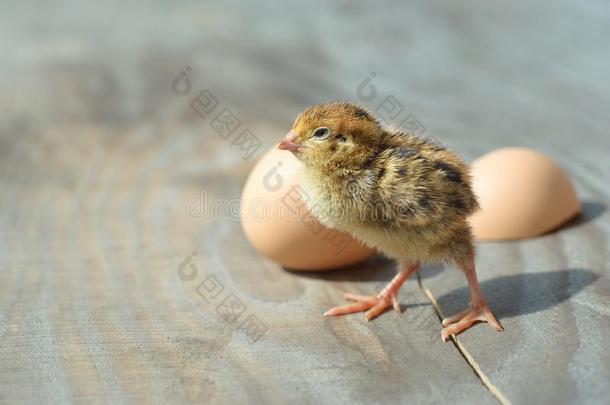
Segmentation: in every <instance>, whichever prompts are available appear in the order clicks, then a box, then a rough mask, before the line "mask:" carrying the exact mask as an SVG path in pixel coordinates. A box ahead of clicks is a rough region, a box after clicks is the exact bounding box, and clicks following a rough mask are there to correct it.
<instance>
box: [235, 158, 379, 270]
mask: <svg viewBox="0 0 610 405" xmlns="http://www.w3.org/2000/svg"><path fill="white" fill-rule="evenodd" d="M300 169H301V163H300V162H299V161H298V160H297V159H296V158H295V157H294V156H293V155H292V154H291V153H289V152H286V151H281V150H277V149H275V148H274V149H272V150H270V151H269V152H268V153H266V154H265V155H264V156H263V157H262V158H261V159H260V160H259V161H258V162H257V164H256V165H255V167H254V168H253V170H252V172H251V173H250V175H249V177H248V179H247V180H246V184H245V186H244V189H243V192H242V197H241V206H240V208H241V223H242V227H243V229H244V232H245V234H246V237H247V238H248V240H249V241H250V243H251V244H252V245H253V246H254V248H255V249H256V250H257V251H258V252H259V253H261V254H262V255H263V256H265V257H267V258H269V259H271V260H273V261H275V262H277V263H279V264H281V265H282V266H284V267H286V268H289V269H293V270H325V269H333V268H337V267H343V266H347V265H350V264H354V263H357V262H360V261H362V260H364V259H366V258H367V257H369V256H371V255H372V254H374V250H373V249H371V248H368V247H366V246H364V245H363V244H361V243H360V242H359V241H357V240H355V239H353V238H352V237H351V236H350V235H348V234H346V233H343V232H339V231H337V230H331V229H328V228H326V227H324V226H323V225H321V224H320V223H319V222H318V221H317V220H316V219H315V218H314V217H313V216H312V215H311V213H310V211H309V208H308V207H307V204H306V202H305V201H304V200H305V199H307V196H306V195H304V194H303V193H302V191H301V190H300V188H299V172H300Z"/></svg>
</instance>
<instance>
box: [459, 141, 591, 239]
mask: <svg viewBox="0 0 610 405" xmlns="http://www.w3.org/2000/svg"><path fill="white" fill-rule="evenodd" d="M472 175H473V187H474V192H475V194H476V195H477V196H478V198H479V202H480V204H481V210H479V211H478V212H476V213H475V214H474V215H473V216H472V217H471V221H470V222H471V224H472V227H473V231H474V235H475V238H476V239H479V240H502V239H523V238H530V237H534V236H538V235H542V234H544V233H546V232H549V231H552V230H553V229H556V228H557V227H559V226H560V225H562V224H563V223H565V222H566V221H568V220H569V219H571V218H572V217H574V216H575V215H577V214H578V213H579V212H580V208H581V205H580V201H579V200H578V197H577V196H576V193H575V192H574V189H573V187H572V184H571V183H570V179H569V178H568V176H567V175H566V173H565V172H564V171H563V170H562V169H561V168H560V167H559V166H557V165H556V164H555V163H554V162H553V161H552V160H551V159H550V158H548V157H547V156H545V155H543V154H542V153H540V152H537V151H534V150H531V149H526V148H503V149H498V150H495V151H492V152H490V153H488V154H486V155H483V156H481V157H480V158H478V159H476V160H475V161H474V162H473V163H472Z"/></svg>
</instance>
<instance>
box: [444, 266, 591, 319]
mask: <svg viewBox="0 0 610 405" xmlns="http://www.w3.org/2000/svg"><path fill="white" fill-rule="evenodd" d="M598 278H599V276H598V275H597V274H595V273H593V272H592V271H590V270H585V269H567V270H557V271H549V272H543V273H526V274H516V275H511V276H502V277H496V278H494V279H491V280H487V281H483V282H482V283H481V289H482V290H483V294H484V295H485V297H486V298H487V302H488V304H489V306H490V308H491V310H492V311H493V312H494V314H495V315H496V316H497V317H498V318H500V319H501V318H511V317H515V316H518V315H525V314H529V313H533V312H538V311H542V310H545V309H547V308H550V307H553V306H555V305H557V304H559V303H561V302H563V301H566V300H567V299H569V298H570V297H571V296H573V295H574V294H576V293H578V292H579V291H581V290H582V289H584V288H585V287H587V286H589V285H590V284H593V283H594V282H595V280H597V279H598ZM437 300H438V302H439V304H440V305H441V308H443V310H444V311H446V312H447V313H453V312H455V311H457V310H460V309H463V308H464V307H465V306H466V303H467V302H468V301H469V291H468V288H467V287H463V288H460V289H458V290H454V291H452V292H450V293H447V294H445V295H443V296H440V297H437Z"/></svg>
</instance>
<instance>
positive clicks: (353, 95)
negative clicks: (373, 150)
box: [0, 1, 610, 404]
mask: <svg viewBox="0 0 610 405" xmlns="http://www.w3.org/2000/svg"><path fill="white" fill-rule="evenodd" d="M322 5H325V6H326V7H327V10H324V11H323V10H321V8H320V7H317V6H322ZM1 8H2V12H0V44H1V45H2V46H1V48H0V49H2V52H1V56H0V58H1V59H0V62H1V63H2V66H3V74H2V75H0V90H1V91H0V403H3V404H4V403H6V404H16V403H71V402H77V403H126V402H135V403H160V404H161V403H163V404H165V403H185V402H186V403H243V402H252V403H261V402H264V403H267V402H268V403H286V402H299V403H300V402H303V403H337V402H352V403H371V402H378V403H439V402H449V401H454V402H456V403H473V402H474V403H494V402H495V403H497V401H498V400H499V401H502V402H506V403H508V402H513V403H534V402H535V403H538V402H543V403H545V402H560V403H566V402H568V403H579V404H583V403H607V398H608V395H609V394H610V384H608V383H609V381H610V345H609V344H608V336H609V335H610V278H609V270H610V265H609V263H610V262H609V257H610V256H609V249H608V248H609V242H608V241H609V237H610V214H609V213H608V201H609V199H610V198H609V196H610V191H609V188H608V185H609V184H610V182H609V181H610V159H609V152H610V135H609V133H608V127H609V124H610V114H609V110H608V105H609V103H610V80H608V72H610V54H609V50H610V49H609V48H608V41H607V39H608V38H609V37H610V25H609V24H608V23H607V21H608V17H609V16H610V8H609V7H607V6H605V5H602V4H601V3H594V2H591V3H588V4H582V2H576V1H572V2H562V4H558V3H557V2H550V1H547V2H536V3H535V4H530V3H529V2H516V3H514V2H513V3H511V4H510V5H509V4H502V5H501V4H483V3H480V2H474V1H466V2H459V3H458V2H436V3H433V4H431V3H430V2H420V3H418V4H416V5H412V6H409V7H408V8H407V7H406V6H403V5H401V4H400V3H398V2H396V3H393V4H388V5H384V6H381V5H377V4H372V3H370V4H369V3H368V2H337V3H333V4H331V5H327V3H326V2H314V3H312V2H307V3H304V4H301V5H290V6H289V5H284V6H280V5H274V6H269V7H266V6H262V5H261V6H257V7H254V6H253V5H249V4H245V3H244V4H235V5H231V4H226V5H224V6H222V7H221V6H213V5H198V4H192V5H188V6H185V7H178V6H175V5H172V6H169V5H166V4H161V3H160V2H159V4H155V5H146V6H145V5H143V4H132V3H124V2H120V3H117V4H114V5H95V6H85V5H82V4H80V3H76V4H71V3H67V2H66V3H65V4H64V3H62V4H55V3H53V4H44V5H36V6H26V5H3V6H1ZM187 67H189V68H190V71H189V72H188V78H189V80H190V87H189V86H186V87H185V86H184V82H182V81H180V82H179V83H174V85H172V83H173V80H174V79H175V78H176V76H177V75H179V74H180V72H182V71H184V70H185V69H187ZM372 72H374V77H373V82H372V85H373V86H374V87H375V90H376V94H374V95H371V94H370V93H366V94H364V93H363V92H362V89H361V90H360V91H359V90H358V89H359V85H360V84H362V82H363V80H365V79H366V78H368V77H372V76H371V73H372ZM178 84H180V86H179V85H178ZM205 89H207V90H208V93H204V96H205V97H206V98H204V99H201V98H200V99H199V101H200V102H201V101H202V100H204V101H205V100H207V101H209V102H212V101H210V100H214V99H215V100H216V101H217V102H218V105H217V106H216V109H215V110H214V114H212V113H209V114H206V113H202V114H201V115H199V114H198V113H196V112H195V111H194V110H193V107H192V106H191V103H192V101H193V99H194V98H195V97H197V96H200V94H201V92H202V91H204V90H205ZM367 89H368V90H370V89H369V88H367ZM368 96H370V97H368ZM388 96H394V97H395V100H397V101H398V102H399V103H400V104H401V105H402V106H403V107H404V112H403V113H402V114H403V115H401V116H400V117H398V118H397V119H396V120H397V121H400V120H401V119H402V118H403V117H406V116H408V115H409V114H412V115H413V117H415V118H416V119H417V121H418V122H419V123H420V124H421V125H423V129H422V131H423V132H424V135H428V136H435V137H437V138H438V139H440V140H441V141H443V142H445V143H446V144H448V145H449V146H450V147H452V148H454V149H455V150H457V151H459V152H460V153H461V154H462V155H463V156H464V157H465V158H467V159H470V160H471V159H473V158H475V157H476V156H478V155H481V154H483V153H485V152H487V151H490V150H492V149H495V148H498V147H502V146H512V145H521V146H527V147H532V148H535V149H538V150H540V151H542V152H544V153H546V154H548V155H549V156H551V157H552V158H553V159H555V160H556V161H557V162H558V163H559V164H560V165H561V166H562V167H564V168H565V169H566V171H567V172H568V173H569V175H570V177H571V178H572V180H573V182H574V186H575V188H576V190H577V193H578V195H579V196H580V198H581V199H582V201H583V204H584V205H583V207H584V209H583V215H582V217H581V218H579V219H577V220H575V221H572V222H571V223H570V224H569V225H567V226H565V227H564V228H562V229H561V230H559V231H558V232H554V233H552V234H549V235H545V236H542V237H539V238H535V239H531V240H527V241H519V242H510V243H484V244H480V245H479V247H478V249H479V256H478V266H479V269H480V270H479V274H480V278H481V279H482V286H483V290H484V293H485V294H486V296H487V297H488V299H489V301H490V304H491V306H492V308H493V309H494V311H495V313H496V314H497V315H498V317H499V318H500V321H501V322H502V323H503V325H504V326H505V328H506V332H504V333H502V334H497V333H494V332H492V330H491V329H489V328H488V327H487V326H486V325H479V326H476V327H475V328H473V329H471V330H469V331H467V332H465V333H463V334H462V335H460V336H459V340H457V341H456V342H455V343H442V341H441V339H440V330H441V326H440V323H439V320H438V317H437V314H436V313H435V309H434V307H433V305H432V304H431V301H433V300H436V302H437V303H438V309H439V310H440V311H442V312H444V313H453V312H455V311H457V310H459V309H461V308H462V307H464V306H465V305H466V302H467V290H466V284H465V280H464V279H463V276H462V275H461V274H460V273H459V272H458V271H457V270H455V269H452V268H444V267H438V266H432V267H430V266H429V267H427V268H426V269H424V271H423V273H422V282H423V287H424V289H425V290H422V289H420V288H419V287H418V285H417V283H416V282H415V280H413V281H409V282H408V283H407V285H406V286H405V287H404V288H403V290H402V292H401V301H402V303H403V304H404V305H405V306H406V307H407V310H406V312H404V313H403V314H402V315H400V316H399V315H397V314H395V313H387V314H385V315H383V316H381V317H380V318H378V319H377V320H375V321H374V322H371V323H366V322H364V321H363V320H362V317H361V316H349V317H343V318H338V319H327V318H323V317H322V316H321V313H322V312H323V311H324V310H325V309H327V308H328V307H330V306H332V305H335V304H337V303H339V302H341V301H342V298H341V295H342V292H344V291H360V292H363V293H373V292H374V291H376V290H377V289H378V288H379V286H380V285H382V284H383V283H384V282H386V281H387V280H389V279H390V277H391V276H392V274H393V271H394V270H393V268H394V265H393V263H391V262H387V261H385V260H383V259H381V258H372V259H370V260H369V261H367V262H365V263H362V264H359V265H357V266H353V267H351V268H347V269H343V270H339V271H334V272H329V273H323V274H299V273H291V272H287V271H285V270H283V269H282V268H280V267H279V266H278V265H276V264H274V263H272V262H270V261H268V260H266V259H264V258H262V257H261V256H259V255H258V254H257V253H256V252H255V251H254V250H253V248H252V247H251V246H250V245H249V244H248V242H247V241H246V239H245V237H244V235H243V233H242V231H241V227H240V224H239V218H238V217H237V216H236V215H235V212H234V211H235V210H234V208H235V201H236V200H235V199H237V198H239V196H240V192H241V188H242V186H243V183H244V181H245V178H246V176H247V174H248V172H249V170H250V169H251V168H252V167H253V165H254V164H255V162H256V160H257V159H258V158H259V157H260V156H261V155H262V153H263V152H264V151H265V150H266V149H269V148H270V147H272V145H273V144H274V143H275V142H276V141H277V139H278V138H279V137H280V136H281V135H282V134H283V133H284V132H285V131H286V129H287V128H289V126H290V124H291V122H292V119H293V118H294V116H295V115H296V114H297V113H298V112H299V111H300V110H302V109H303V108H304V107H305V106H306V105H308V104H312V103H315V102H320V101H326V100H330V99H337V98H342V99H350V100H355V101H358V100H359V99H360V100H361V101H367V104H368V105H369V106H370V107H371V109H373V110H374V109H376V108H377V107H378V106H379V104H380V103H381V102H382V100H384V99H386V97H388ZM211 97H214V98H211ZM204 104H205V103H204ZM204 104H200V105H199V107H200V109H199V111H200V113H201V111H202V110H201V105H204ZM205 105H207V107H210V108H211V104H205ZM205 105H204V106H205ZM225 108H227V109H228V110H229V111H231V113H232V114H233V115H234V117H235V118H236V119H238V120H239V122H240V128H239V130H238V131H237V132H240V133H241V131H242V130H244V129H248V130H250V132H251V134H252V135H253V136H255V137H256V140H257V141H260V147H259V148H258V149H256V150H249V151H244V150H242V149H240V145H239V144H235V143H234V142H233V141H234V139H235V137H236V136H237V135H234V136H233V137H230V138H229V139H223V138H222V137H221V136H219V135H218V134H217V133H216V131H215V130H214V129H213V124H212V122H213V120H214V117H215V115H216V112H220V111H221V110H222V109H225ZM395 123H397V124H398V123H399V122H395ZM237 132H236V134H237ZM250 152H252V155H251V156H248V155H249V153H250ZM202 193H203V195H205V196H206V198H208V199H209V200H210V201H219V202H220V204H219V207H220V209H219V210H218V212H216V213H215V214H214V215H212V214H211V212H210V211H206V212H198V214H197V213H194V211H192V210H189V207H192V205H193V204H194V203H197V200H198V199H199V200H201V198H202ZM232 207H233V208H232ZM193 252H196V255H193V254H192V253H193ZM424 291H428V292H429V295H426V294H425V293H424ZM229 309H230V310H229Z"/></svg>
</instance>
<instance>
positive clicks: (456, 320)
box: [441, 255, 504, 342]
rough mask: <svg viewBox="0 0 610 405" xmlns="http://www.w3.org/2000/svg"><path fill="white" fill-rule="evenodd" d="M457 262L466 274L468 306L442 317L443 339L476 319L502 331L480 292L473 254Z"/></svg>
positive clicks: (445, 339) (464, 328) (456, 332)
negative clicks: (468, 290)
mask: <svg viewBox="0 0 610 405" xmlns="http://www.w3.org/2000/svg"><path fill="white" fill-rule="evenodd" d="M458 264H459V266H460V267H461V268H462V270H463V271H464V273H465V274H466V280H467V281H468V288H469V289H470V306H469V308H468V309H466V310H464V311H462V312H460V313H458V314H455V315H453V316H450V317H449V318H445V319H443V330H442V332H441V337H442V338H443V341H444V342H446V341H447V339H448V338H449V336H450V335H454V334H458V333H460V332H462V331H464V330H466V329H468V328H470V327H471V326H472V325H473V324H474V323H476V322H478V321H481V322H487V323H489V325H490V326H491V327H493V328H495V329H496V330H497V331H498V332H500V331H503V330H504V329H503V328H502V325H500V323H499V322H498V320H497V319H496V317H495V316H494V314H493V313H492V312H491V311H490V309H489V307H488V306H487V303H486V302H485V299H484V298H483V294H482V293H481V288H480V287H479V281H478V280H477V274H476V271H475V265H474V255H471V256H469V257H468V258H467V259H465V260H462V261H460V262H459V263H458Z"/></svg>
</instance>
